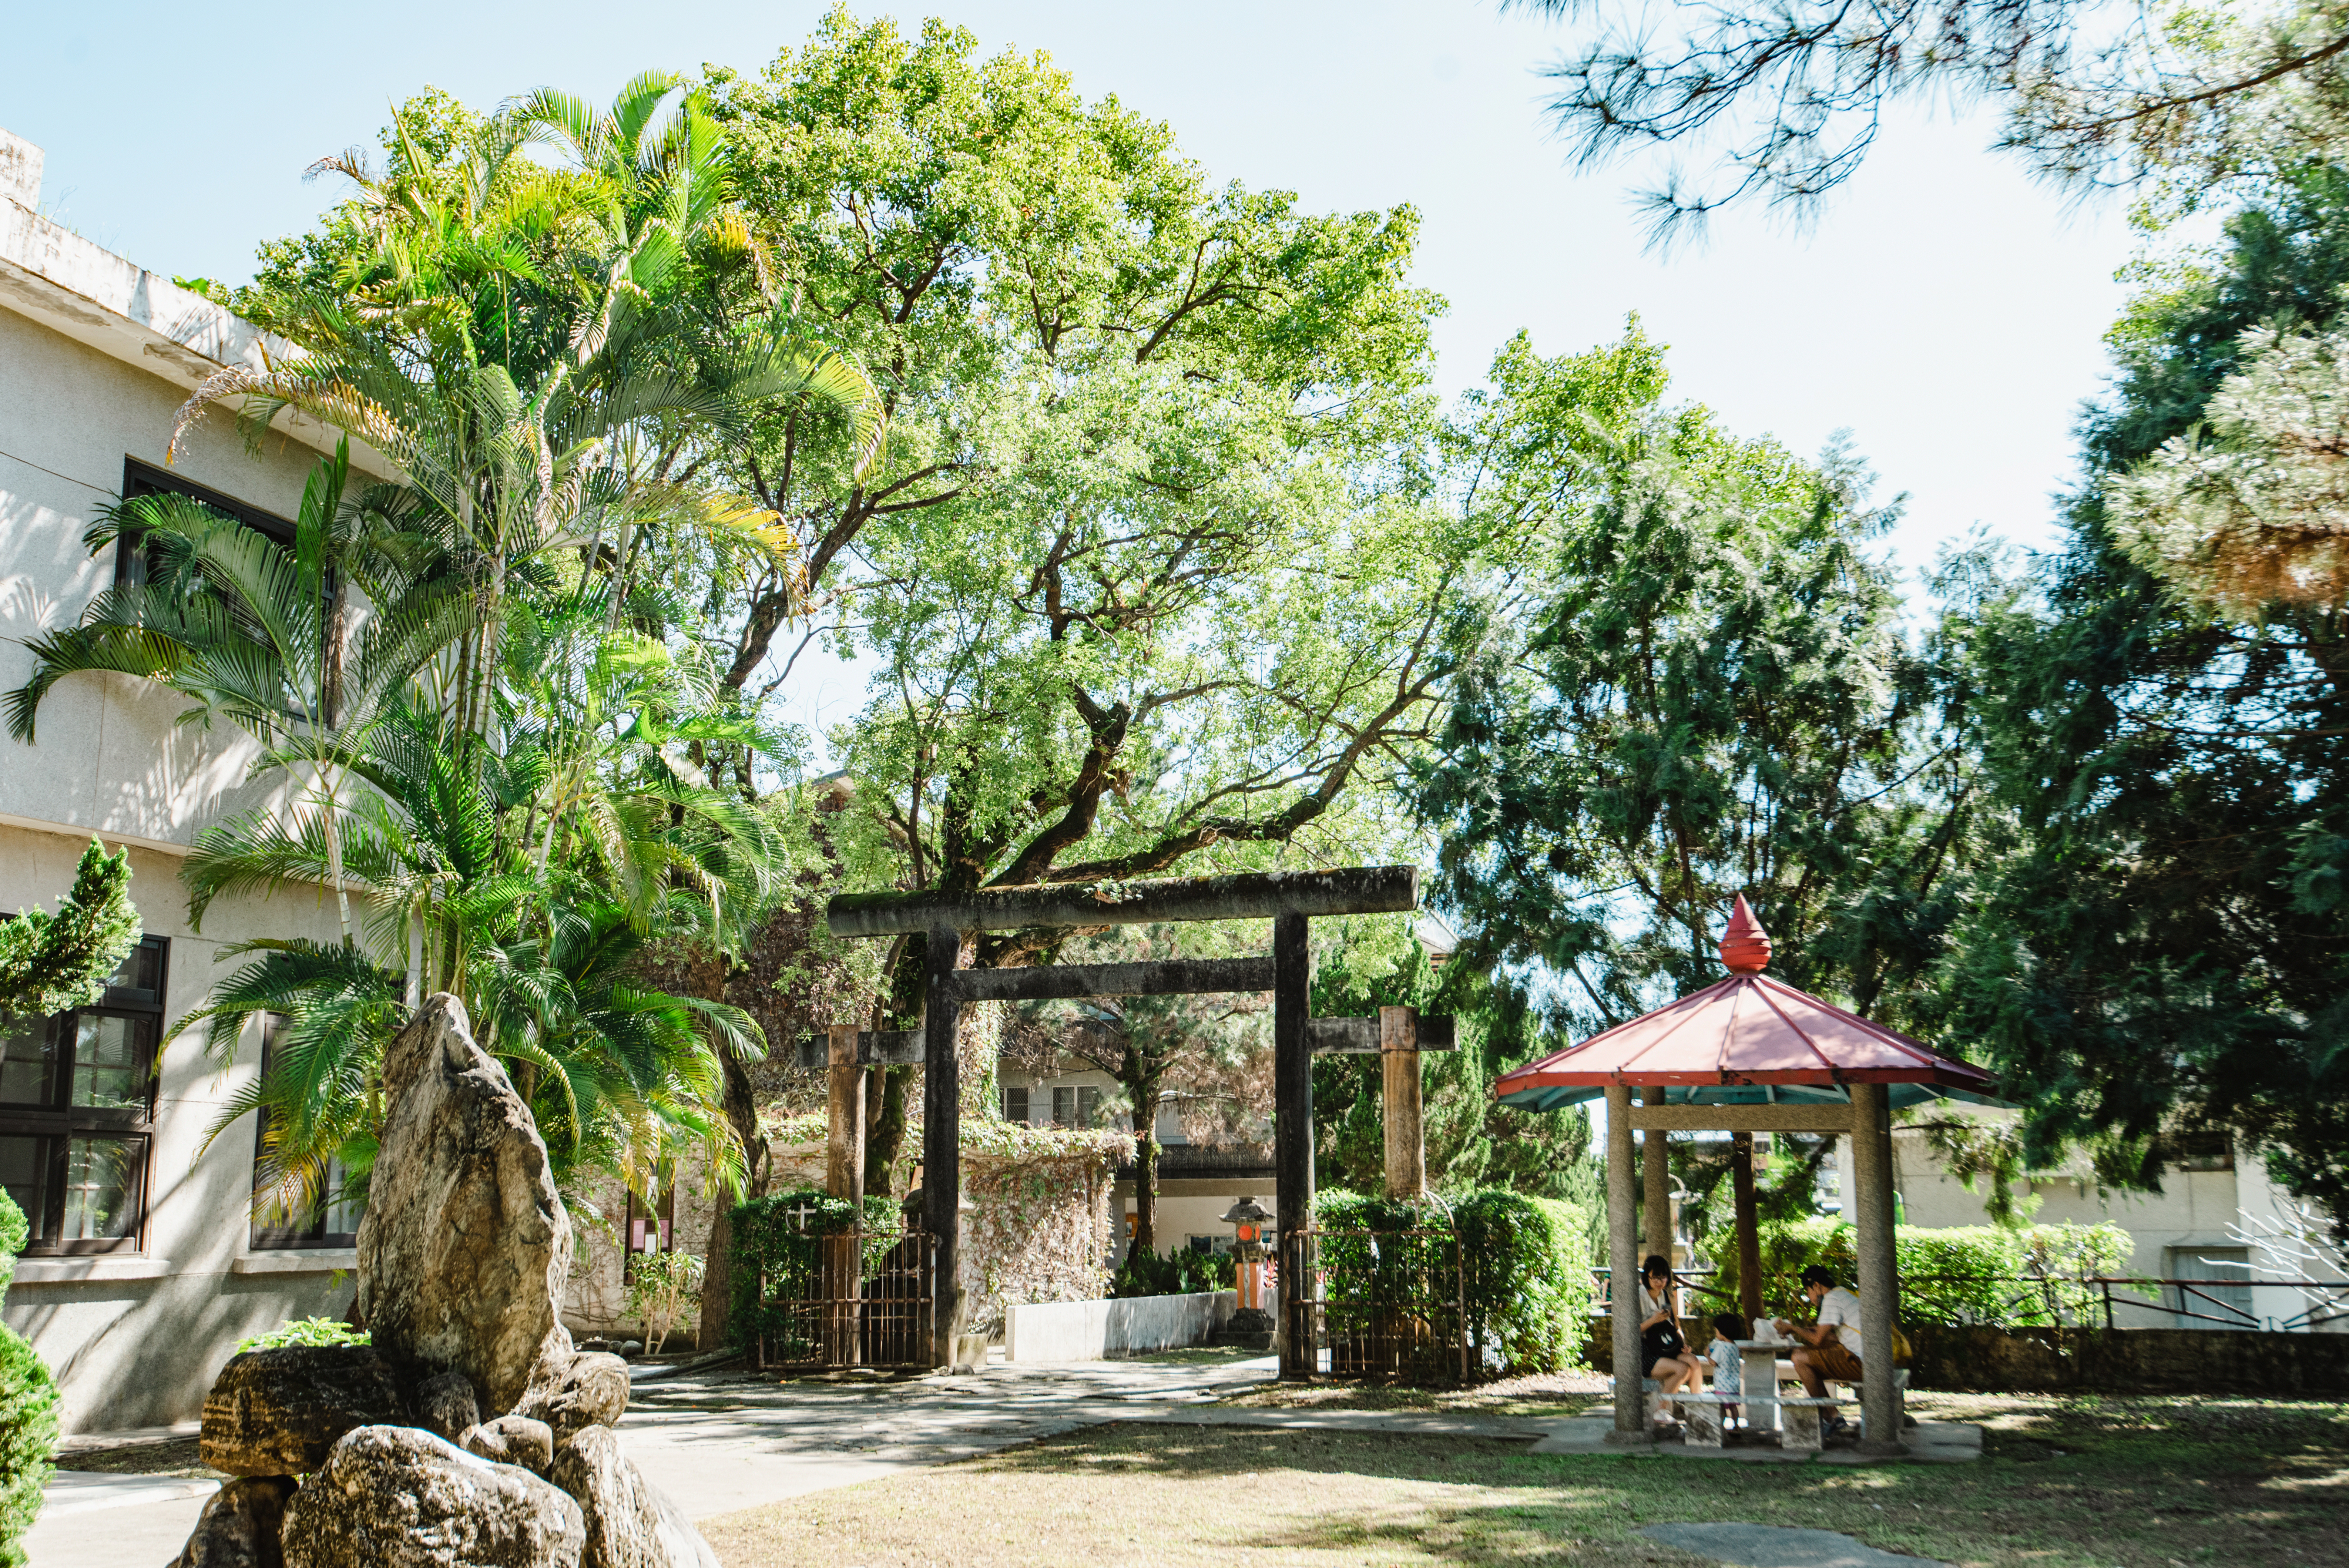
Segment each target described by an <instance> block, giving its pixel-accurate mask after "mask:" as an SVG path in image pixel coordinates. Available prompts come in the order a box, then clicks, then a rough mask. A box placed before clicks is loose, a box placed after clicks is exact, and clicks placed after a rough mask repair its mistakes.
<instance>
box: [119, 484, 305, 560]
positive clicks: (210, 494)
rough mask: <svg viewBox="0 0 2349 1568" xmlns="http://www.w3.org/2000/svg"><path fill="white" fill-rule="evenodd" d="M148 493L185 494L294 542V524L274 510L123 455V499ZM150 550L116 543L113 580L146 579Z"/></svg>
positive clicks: (259, 530) (276, 537)
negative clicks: (248, 504)
mask: <svg viewBox="0 0 2349 1568" xmlns="http://www.w3.org/2000/svg"><path fill="white" fill-rule="evenodd" d="M146 495H183V496H186V497H188V498H189V499H190V500H200V501H202V502H203V503H204V504H205V505H206V506H208V507H210V508H212V510H213V511H217V512H220V513H222V514H223V515H225V516H228V517H233V518H234V519H236V521H239V522H241V523H243V524H244V526H245V527H247V528H249V529H252V530H253V531H255V532H256V533H262V534H265V535H267V536H268V537H269V538H271V539H274V540H275V541H276V542H278V543H280V544H283V545H287V546H291V545H292V544H293V542H294V525H293V524H292V523H290V522H288V521H285V519H284V518H282V517H279V516H278V515H277V514H276V513H275V512H271V511H262V510H261V509H260V508H259V507H257V506H247V505H246V504H245V503H244V502H243V501H241V500H237V499H236V498H235V497H233V496H226V495H222V493H221V492H220V491H218V490H207V489H205V488H204V487H203V486H202V485H192V484H190V483H189V482H188V481H187V480H183V479H181V477H180V476H179V475H177V474H175V473H173V472H171V469H159V468H157V467H156V466H155V465H154V464H152V463H142V462H140V460H139V459H137V458H125V459H122V499H123V500H138V499H139V498H140V496H146ZM147 561H148V556H147V552H146V551H145V550H143V549H141V548H140V546H139V544H138V543H137V542H136V541H133V540H129V539H125V540H122V541H120V542H118V543H117V544H116V545H115V547H114V581H115V583H116V584H117V585H120V584H124V583H144V582H146V581H147Z"/></svg>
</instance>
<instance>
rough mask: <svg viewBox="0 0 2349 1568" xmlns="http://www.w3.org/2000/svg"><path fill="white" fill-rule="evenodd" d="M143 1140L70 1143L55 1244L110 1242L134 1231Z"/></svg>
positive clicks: (143, 1148)
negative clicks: (62, 1209) (61, 1226)
mask: <svg viewBox="0 0 2349 1568" xmlns="http://www.w3.org/2000/svg"><path fill="white" fill-rule="evenodd" d="M146 1151H147V1146H146V1140H143V1139H135V1138H76V1139H73V1140H70V1141H69V1142H68V1143H67V1149H66V1190H65V1200H66V1202H65V1225H64V1229H63V1231H62V1233H61V1234H60V1238H59V1239H60V1240H63V1241H68V1242H89V1241H116V1240H119V1239H121V1238H123V1237H126V1236H130V1235H134V1234H136V1233H138V1230H139V1173H140V1163H141V1161H142V1160H143V1157H144V1156H145V1154H146Z"/></svg>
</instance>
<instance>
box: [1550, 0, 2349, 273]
mask: <svg viewBox="0 0 2349 1568" xmlns="http://www.w3.org/2000/svg"><path fill="white" fill-rule="evenodd" d="M1516 3H1522V4H1524V5H1526V6H1527V8H1529V9H1535V10H1538V11H1542V12H1545V13H1547V14H1548V15H1553V16H1561V17H1576V18H1578V17H1581V16H1584V15H1597V16H1598V17H1599V26H1598V28H1597V31H1596V32H1595V34H1594V35H1593V36H1591V37H1590V38H1589V39H1588V41H1587V42H1586V43H1584V44H1583V45H1582V46H1580V47H1579V48H1578V50H1577V52H1575V53H1573V54H1571V55H1569V56H1568V57H1565V58H1563V59H1561V60H1559V61H1558V62H1557V64H1555V65H1553V66H1552V67H1549V70H1548V74H1549V75H1550V76H1551V77H1553V78H1555V79H1557V81H1558V82H1559V83H1560V84H1561V86H1560V88H1559V91H1558V93H1557V97H1556V98H1554V99H1553V100H1552V101H1551V105H1550V109H1551V114H1552V116H1553V117H1554V119H1556V121H1557V125H1558V127H1559V129H1561V130H1562V131H1564V132H1565V134H1566V135H1567V137H1568V139H1569V144H1570V145H1571V146H1572V147H1573V148H1574V150H1575V153H1576V155H1577V157H1578V159H1579V160H1581V161H1583V162H1585V163H1594V162H1599V161H1603V160H1608V159H1609V158H1612V157H1614V156H1617V155H1619V154H1622V153H1627V152H1637V151H1642V150H1650V149H1653V148H1657V147H1662V146H1671V145H1674V144H1680V143H1683V142H1695V143H1700V144H1704V145H1706V146H1707V147H1708V148H1709V150H1711V151H1713V154H1714V156H1715V157H1716V159H1717V163H1716V166H1715V168H1714V170H1713V171H1712V172H1711V173H1710V175H1709V176H1708V177H1707V178H1705V179H1703V180H1702V181H1698V182H1695V183H1690V182H1687V181H1684V179H1683V177H1682V175H1681V173H1680V171H1679V170H1677V169H1675V170H1674V171H1673V173H1672V174H1671V177H1670V178H1669V179H1668V180H1667V181H1666V182H1665V183H1664V184H1663V185H1661V187H1658V188H1656V189H1653V190H1651V191H1647V192H1646V193H1645V194H1644V197H1643V201H1644V204H1645V206H1646V207H1647V209H1648V211H1649V213H1650V215H1651V219H1652V221H1653V222H1654V225H1655V229H1656V232H1658V233H1660V234H1664V233H1670V232H1672V231H1673V230H1674V229H1675V228H1676V227H1677V226H1678V225H1680V224H1682V223H1684V222H1688V221H1691V220H1696V221H1700V222H1701V221H1702V218H1703V217H1704V215H1705V214H1706V213H1708V212H1710V211H1713V210H1714V209H1716V208H1718V207H1721V206H1723V205H1725V204H1727V203H1729V202H1732V201H1737V200H1739V199H1741V198H1747V197H1752V198H1758V199H1760V200H1763V201H1768V202H1771V203H1773V204H1781V203H1783V204H1788V205H1791V206H1793V207H1794V208H1795V210H1796V211H1804V210H1806V209H1807V208H1809V207H1810V206H1812V205H1814V204H1815V203H1816V201H1818V199H1819V198H1820V197H1821V196H1822V195H1823V194H1824V193H1826V191H1831V190H1833V189H1834V188H1835V187H1836V186H1837V185H1840V184H1841V183H1842V182H1843V181H1846V180H1847V179H1849V178H1850V177H1851V176H1852V174H1853V173H1854V172H1856V171H1857V170H1858V168H1859V166H1860V164H1861V162H1862V161H1863V160H1865V158H1866V156H1867V153H1868V148H1869V147H1870V145H1871V144H1872V143H1873V142H1874V140H1875V139H1876V136H1877V133H1878V130H1879V129H1881V128H1882V125H1883V122H1884V117H1885V114H1886V111H1887V110H1888V109H1889V108H1891V107H1892V106H1893V105H1894V104H1896V103H1898V102H1899V101H1900V100H1903V99H1927V100H1930V99H1932V98H1942V99H1945V100H1947V99H1954V100H1956V101H1959V102H1969V101H1976V100H1987V101H1989V102H1991V103H1993V104H1995V105H1996V106H1997V108H1999V110H2000V112H2001V115H2002V123H2001V127H2000V130H1999V135H1998V145H1999V146H2000V147H2001V148H2002V149H2005V150H2014V151H2017V152H2019V153H2021V154H2022V156H2023V158H2024V159H2025V160H2026V161H2027V162H2028V163H2029V164H2030V165H2031V167H2032V168H2033V170H2036V171H2037V172H2039V173H2041V174H2044V175H2046V176H2048V177H2051V178H2053V179H2055V180H2057V181H2062V182H2065V183H2069V184H2074V185H2081V184H2087V183H2092V182H2104V181H2110V182H2116V183H2141V182H2145V181H2158V182H2159V183H2160V185H2161V187H2162V189H2161V190H2160V191H2158V195H2159V196H2160V197H2161V198H2163V199H2164V200H2165V201H2166V203H2167V204H2168V205H2170V206H2172V207H2174V208H2178V209H2190V208H2192V207H2194V206H2196V205H2198V204H2199V203H2201V202H2203V201H2208V200H2209V193H2210V191H2211V188H2212V187H2213V186H2217V185H2221V184H2223V183H2224V182H2226V181H2230V180H2234V179H2236V178H2238V177H2241V176H2247V175H2248V176H2254V177H2256V176H2264V175H2270V174H2272V173H2274V172H2276V171H2278V170H2285V169H2290V168H2292V167H2293V166H2295V165H2297V164H2299V163H2301V162H2302V161H2304V160H2308V159H2310V158H2311V157H2312V156H2318V157H2321V156H2323V150H2324V149H2325V148H2326V147H2328V146H2331V145H2334V144H2337V142H2338V140H2339V138H2340V133H2341V130H2342V129H2343V126H2344V111H2349V7H2344V6H2343V5H2341V4H2339V3H2338V0H2314V3H2310V0H2285V3H2282V4H2275V5H2268V6H2266V7H2264V8H2261V9H2259V10H2256V11H2250V10H2243V11H2238V10H2235V9H2231V8H2229V7H2224V6H2220V7H2195V6H2185V5H2154V4H2142V3H2141V4H2137V5H2125V6H2120V7H2113V8H2100V7H2095V6H2090V5H2083V4H2081V3H2080V0H1940V3H1937V4H1926V3H1924V0H1873V3H1871V4H1868V5H1842V4H1837V3H1835V0H1794V3H1792V4H1787V5H1776V6H1771V7H1754V6H1744V7H1740V6H1719V7H1703V8H1690V9H1682V10H1681V11H1679V12H1676V13H1675V15H1676V16H1677V17H1680V18H1682V19H1683V20H1682V22H1681V25H1680V26H1678V27H1676V28H1659V27H1656V26H1652V20H1651V16H1650V15H1649V13H1648V12H1646V11H1645V10H1644V9H1642V8H1639V7H1620V8H1618V7H1613V6H1608V5H1601V4H1599V3H1598V0H1504V4H1505V6H1506V5H1509V4H1516Z"/></svg>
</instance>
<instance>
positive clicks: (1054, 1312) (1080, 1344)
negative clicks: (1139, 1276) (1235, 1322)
mask: <svg viewBox="0 0 2349 1568" xmlns="http://www.w3.org/2000/svg"><path fill="white" fill-rule="evenodd" d="M1238 1306H1239V1293H1238V1292H1237V1291H1230V1290H1211V1291H1200V1292H1197V1293H1195V1294H1194V1295H1137V1296H1128V1297H1125V1298H1123V1299H1122V1300H1118V1301H1048V1302H1037V1303H1034V1304H1031V1305H1027V1306H1012V1307H1006V1308H1005V1309H1004V1312H1003V1358H1004V1359H1005V1360H1007V1361H1102V1360H1106V1359H1108V1358H1109V1357H1112V1356H1140V1355H1144V1354H1147V1353H1148V1352H1150V1351H1153V1350H1172V1349H1174V1348H1175V1347H1177V1346H1185V1345H1205V1344H1206V1342H1207V1336H1209V1335H1210V1334H1213V1333H1214V1332H1215V1331H1216V1328H1217V1327H1219V1326H1221V1325H1222V1324H1224V1323H1225V1322H1226V1321H1227V1320H1228V1319H1229V1318H1230V1317H1231V1315H1232V1314H1233V1313H1234V1312H1235V1311H1237V1309H1238Z"/></svg>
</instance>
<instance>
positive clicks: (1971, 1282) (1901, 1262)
mask: <svg viewBox="0 0 2349 1568" xmlns="http://www.w3.org/2000/svg"><path fill="white" fill-rule="evenodd" d="M1760 1241H1761V1252H1762V1305H1763V1310H1764V1311H1765V1312H1768V1313H1773V1314H1785V1313H1798V1312H1801V1311H1804V1310H1806V1304H1805V1303H1804V1300H1803V1292H1802V1286H1801V1284H1800V1281H1801V1276H1802V1272H1803V1270H1804V1269H1806V1268H1807V1267H1809V1266H1810V1265H1811V1264H1825V1265H1826V1267H1827V1268H1829V1269H1831V1270H1833V1271H1834V1272H1835V1274H1836V1276H1837V1278H1838V1279H1840V1280H1843V1281H1844V1282H1846V1283H1847V1284H1848V1283H1849V1282H1850V1281H1851V1280H1852V1279H1853V1278H1854V1277H1855V1276H1856V1274H1857V1267H1858V1253H1857V1232H1855V1231H1854V1230H1853V1229H1852V1227H1851V1225H1850V1223H1849V1222H1847V1221H1844V1220H1841V1219H1837V1218H1834V1217H1832V1216H1821V1217H1818V1218H1815V1219H1808V1220H1797V1221H1795V1222H1791V1223H1787V1224H1780V1225H1764V1226H1763V1227H1762V1233H1761V1237H1760ZM1893 1245H1894V1257H1895V1260H1896V1262H1895V1266H1896V1267H1897V1268H1898V1269H1899V1275H1900V1320H1901V1321H1902V1322H1903V1323H1912V1324H1924V1323H1931V1324H1968V1323H1971V1324H1985V1325H1991V1326H1997V1327H2002V1328H2025V1327H2049V1326H2054V1325H2056V1324H2058V1323H2061V1322H2067V1321H2077V1320H2079V1319H2080V1318H2081V1317H2082V1316H2083V1315H2087V1314H2089V1313H2092V1312H2095V1311H2097V1310H2099V1309H2100V1308H2101V1305H2102V1300H2103V1295H2102V1292H2101V1291H2100V1290H2099V1289H2098V1288H2097V1287H2095V1286H2092V1285H2082V1284H2074V1283H2071V1282H2072V1281H2073V1280H2075V1279H2077V1278H2078V1277H2080V1276H2083V1275H2093V1274H2110V1273H2112V1272H2113V1271H2115V1270H2116V1269H2118V1268H2121V1267H2122V1266H2124V1265H2125V1264H2127V1261H2128V1257H2129V1252H2130V1247H2131V1243H2130V1241H2129V1238H2128V1233H2127V1232H2125V1231H2123V1230H2122V1229H2121V1228H2120V1227H2119V1226H2117V1225H2112V1224H2101V1225H2072V1224H2065V1225H2032V1226H2028V1227H2026V1228H2023V1229H2021V1230H2012V1231H2010V1230H2002V1229H2001V1228H1999V1227H1998V1226H1995V1225H1951V1226H1945V1227H1926V1226H1920V1225H1902V1226H1900V1227H1899V1228H1898V1229H1897V1230H1896V1231H1895V1232H1894V1233H1893ZM1722 1252H1723V1256H1722V1257H1721V1260H1720V1265H1721V1266H1720V1272H1719V1273H1718V1274H1715V1275H1714V1276H1713V1282H1712V1283H1713V1288H1714V1289H1716V1290H1718V1291H1720V1292H1721V1293H1722V1294H1723V1295H1724V1296H1726V1297H1727V1298H1728V1300H1729V1301H1731V1302H1733V1301H1735V1300H1736V1299H1737V1295H1738V1282H1739V1273H1740V1271H1739V1266H1738V1259H1737V1251H1736V1248H1735V1247H1734V1246H1733V1245H1724V1246H1723V1249H1722ZM2067 1276H2069V1277H2068V1278H2067ZM1702 1299H1703V1300H1704V1302H1705V1303H1706V1306H1705V1308H1704V1310H1706V1311H1711V1310H1713V1305H1715V1304H1714V1303H1713V1298H1711V1297H1705V1298H1702ZM1688 1309H1689V1310H1690V1311H1691V1312H1696V1311H1698V1310H1699V1309H1698V1305H1697V1302H1696V1301H1691V1302H1690V1304H1689V1308H1688Z"/></svg>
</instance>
